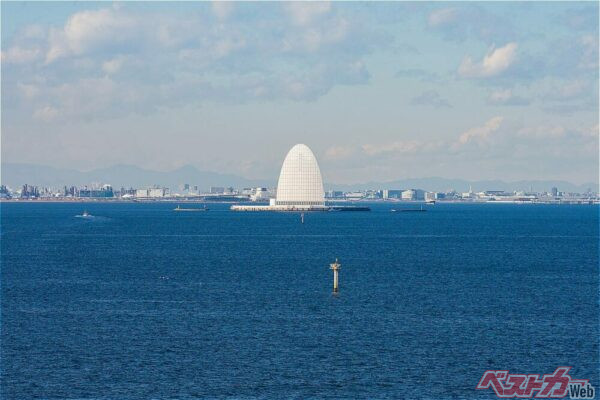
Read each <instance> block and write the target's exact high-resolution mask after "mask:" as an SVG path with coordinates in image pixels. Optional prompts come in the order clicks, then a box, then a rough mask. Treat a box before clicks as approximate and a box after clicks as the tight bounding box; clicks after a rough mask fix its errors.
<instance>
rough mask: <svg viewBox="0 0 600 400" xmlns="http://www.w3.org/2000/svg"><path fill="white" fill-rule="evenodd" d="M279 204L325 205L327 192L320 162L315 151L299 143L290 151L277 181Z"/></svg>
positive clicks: (277, 201)
mask: <svg viewBox="0 0 600 400" xmlns="http://www.w3.org/2000/svg"><path fill="white" fill-rule="evenodd" d="M275 204H276V205H278V206H324V205H325V192H324V191H323V179H322V178H321V171H320V170H319V164H318V163H317V159H316V158H315V155H314V154H313V152H312V151H311V150H310V149H309V148H308V146H306V145H304V144H297V145H295V146H294V147H292V149H291V150H290V151H289V152H288V154H287V156H286V157H285V160H284V161H283V165H282V166H281V173H280V174H279V182H278V183H277V197H276V200H275Z"/></svg>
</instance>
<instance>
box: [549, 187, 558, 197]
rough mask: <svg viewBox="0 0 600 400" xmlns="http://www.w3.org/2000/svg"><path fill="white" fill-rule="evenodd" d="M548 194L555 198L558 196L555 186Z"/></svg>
mask: <svg viewBox="0 0 600 400" xmlns="http://www.w3.org/2000/svg"><path fill="white" fill-rule="evenodd" d="M550 193H551V194H552V196H554V197H556V196H558V188H557V187H556V186H555V187H553V188H552V189H551V190H550Z"/></svg>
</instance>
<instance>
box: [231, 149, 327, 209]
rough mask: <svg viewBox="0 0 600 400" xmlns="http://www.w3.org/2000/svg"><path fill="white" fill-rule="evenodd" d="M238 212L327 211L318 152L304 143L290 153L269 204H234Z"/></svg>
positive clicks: (282, 167)
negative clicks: (314, 151) (275, 192)
mask: <svg viewBox="0 0 600 400" xmlns="http://www.w3.org/2000/svg"><path fill="white" fill-rule="evenodd" d="M231 209H232V210H235V211H326V210H328V209H329V207H326V206H325V192H324V190H323V179H322V177H321V170H320V169H319V164H318V163H317V159H316V158H315V155H314V154H313V152H312V151H311V150H310V148H309V147H308V146H306V145H304V144H297V145H295V146H294V147H292V148H291V150H290V151H289V152H288V154H287V156H286V157H285V160H284V161H283V165H282V166H281V172H280V174H279V181H278V183H277V195H276V198H275V199H271V202H270V205H268V206H241V205H235V206H232V207H231Z"/></svg>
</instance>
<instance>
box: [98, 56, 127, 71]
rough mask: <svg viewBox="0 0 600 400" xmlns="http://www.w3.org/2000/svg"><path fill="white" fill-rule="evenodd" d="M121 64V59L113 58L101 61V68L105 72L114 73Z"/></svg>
mask: <svg viewBox="0 0 600 400" xmlns="http://www.w3.org/2000/svg"><path fill="white" fill-rule="evenodd" d="M122 65H123V59H121V58H113V59H112V60H108V61H105V62H104V63H102V70H103V71H104V72H106V73H107V74H114V73H117V72H119V70H120V69H121V66H122Z"/></svg>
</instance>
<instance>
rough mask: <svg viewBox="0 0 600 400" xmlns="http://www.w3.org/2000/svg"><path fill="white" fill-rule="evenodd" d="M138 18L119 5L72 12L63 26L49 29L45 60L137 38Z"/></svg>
mask: <svg viewBox="0 0 600 400" xmlns="http://www.w3.org/2000/svg"><path fill="white" fill-rule="evenodd" d="M139 22H140V21H139V20H136V18H134V17H132V16H129V15H128V14H126V13H124V12H122V11H120V10H119V9H118V8H103V9H99V10H92V11H81V12H78V13H75V14H73V15H72V16H71V17H70V18H69V19H68V21H67V23H66V24H65V26H64V27H63V28H62V29H55V28H53V29H51V30H50V36H49V48H48V52H47V54H46V63H51V62H53V61H55V60H57V59H59V58H61V57H65V56H67V55H69V54H74V55H81V54H85V53H87V52H89V51H91V50H93V49H97V48H101V47H103V46H107V45H115V44H118V43H121V44H123V43H131V42H132V38H133V37H139V36H140V33H141V30H140V29H139Z"/></svg>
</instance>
